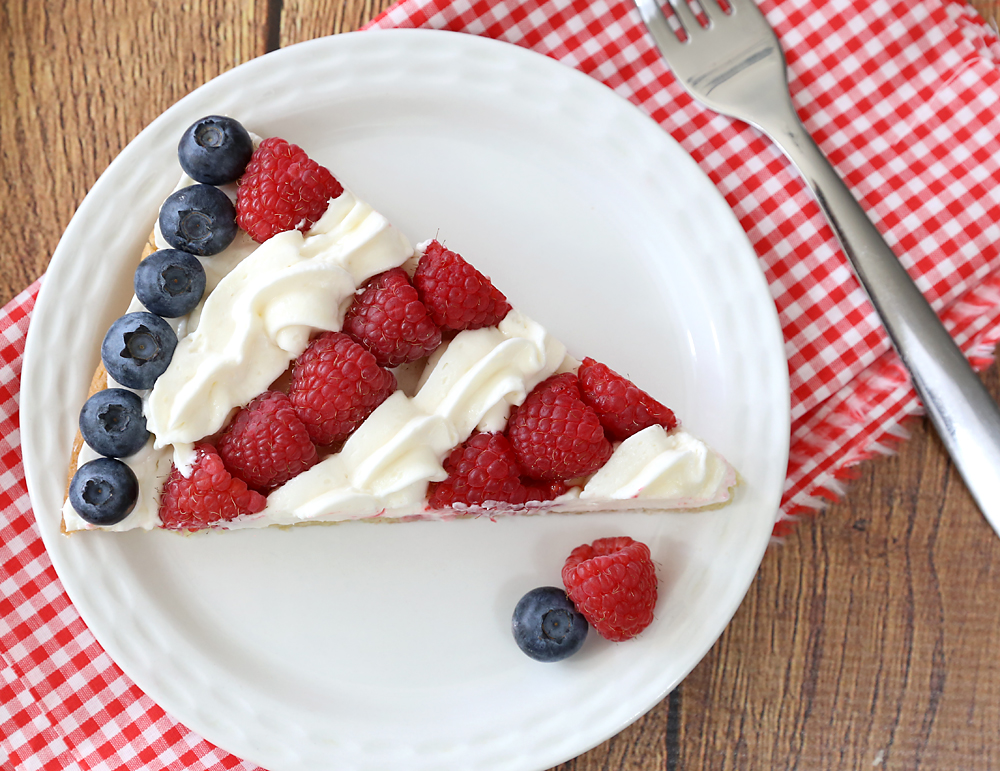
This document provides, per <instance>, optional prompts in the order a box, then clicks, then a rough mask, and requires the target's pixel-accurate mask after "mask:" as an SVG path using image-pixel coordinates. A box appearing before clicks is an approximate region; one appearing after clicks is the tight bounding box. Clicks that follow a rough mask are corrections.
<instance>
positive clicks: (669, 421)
mask: <svg viewBox="0 0 1000 771" xmlns="http://www.w3.org/2000/svg"><path fill="white" fill-rule="evenodd" d="M578 374H579V377H580V394H581V395H582V397H583V400H584V401H585V402H586V403H587V404H589V405H590V406H591V407H593V408H594V410H595V411H596V412H597V416H598V417H599V418H600V419H601V425H602V426H604V430H605V431H606V432H607V433H608V435H609V436H611V437H612V438H613V439H628V438H629V437H630V436H632V434H635V433H638V432H639V431H642V429H644V428H649V427H650V426H655V425H660V426H663V427H664V428H665V429H666V430H667V431H669V430H670V429H672V428H676V427H677V418H676V417H674V413H673V412H672V411H671V410H670V409H669V408H668V407H665V406H663V405H662V404H660V403H659V402H658V401H656V399H654V398H653V397H652V396H650V395H649V394H648V393H646V392H645V391H643V390H642V389H640V388H639V387H638V386H637V385H635V384H634V383H633V382H632V381H630V380H628V379H626V378H624V377H622V376H621V375H619V374H618V373H617V372H615V371H614V370H613V369H611V368H610V367H608V366H606V365H604V364H600V363H598V362H596V361H594V360H593V359H590V358H587V359H584V360H583V364H581V365H580V370H579V372H578Z"/></svg>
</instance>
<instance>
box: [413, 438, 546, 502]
mask: <svg viewBox="0 0 1000 771" xmlns="http://www.w3.org/2000/svg"><path fill="white" fill-rule="evenodd" d="M444 470H445V471H447V472H448V478H447V479H446V480H444V481H443V482H436V483H432V484H431V486H430V488H429V490H428V496H427V497H428V503H430V505H431V507H432V508H436V509H443V508H448V507H449V506H453V505H454V504H456V503H462V504H466V505H468V506H480V505H482V504H484V503H490V502H493V503H510V504H513V505H515V506H517V505H521V504H523V503H525V502H527V501H549V500H552V499H553V498H555V497H556V496H559V495H562V494H563V493H564V492H566V486H565V485H564V484H562V483H561V482H554V483H549V484H542V483H537V482H532V481H530V480H529V481H528V483H527V484H525V483H524V482H523V480H522V479H521V467H520V465H518V462H517V459H516V458H515V457H514V450H513V449H512V448H511V446H510V442H509V441H508V440H507V437H506V436H504V435H503V434H501V433H483V434H473V435H472V436H471V437H470V438H469V439H468V441H466V442H464V443H462V444H460V445H459V446H458V447H456V448H455V449H454V450H452V451H451V454H450V455H449V456H448V457H447V458H446V459H445V461H444Z"/></svg>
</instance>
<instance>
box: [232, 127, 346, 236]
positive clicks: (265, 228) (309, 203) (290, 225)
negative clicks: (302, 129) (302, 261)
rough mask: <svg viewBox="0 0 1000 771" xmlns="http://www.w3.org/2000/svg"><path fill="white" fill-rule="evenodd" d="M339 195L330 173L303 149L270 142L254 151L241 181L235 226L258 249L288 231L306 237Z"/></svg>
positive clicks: (276, 139) (338, 186)
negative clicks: (298, 232)
mask: <svg viewBox="0 0 1000 771" xmlns="http://www.w3.org/2000/svg"><path fill="white" fill-rule="evenodd" d="M343 192H344V188H343V186H342V185H341V184H340V183H339V182H338V181H337V179H336V178H335V177H334V176H333V174H331V173H330V172H329V171H328V170H327V169H326V168H324V167H323V166H320V165H319V164H318V163H316V161H314V160H312V159H311V158H310V157H309V156H308V155H306V153H305V151H304V150H303V149H302V148H300V147H299V146H298V145H293V144H289V143H288V142H286V141H285V140H284V139H280V138H279V137H270V138H268V139H265V140H264V141H263V142H261V143H260V146H259V147H258V148H257V149H256V150H254V153H253V155H252V156H251V158H250V163H248V164H247V169H246V171H245V172H244V173H243V176H242V177H240V181H239V187H238V189H237V193H236V221H237V222H238V223H239V226H240V227H241V228H243V229H244V230H245V231H246V232H247V233H249V234H250V237H251V238H253V240H254V241H256V242H258V243H261V244H262V243H264V242H265V241H266V240H267V239H269V238H271V236H274V235H277V234H278V233H283V232H284V231H286V230H295V229H298V230H301V231H303V232H305V231H306V230H308V229H309V228H311V227H312V226H313V223H315V222H316V220H318V219H319V218H320V217H322V216H323V213H324V212H325V211H326V208H327V205H328V204H329V203H330V199H331V198H337V197H339V196H340V194H341V193H343Z"/></svg>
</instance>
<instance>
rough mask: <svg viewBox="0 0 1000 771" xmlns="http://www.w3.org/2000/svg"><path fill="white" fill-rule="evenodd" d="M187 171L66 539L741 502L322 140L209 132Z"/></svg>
mask: <svg viewBox="0 0 1000 771" xmlns="http://www.w3.org/2000/svg"><path fill="white" fill-rule="evenodd" d="M179 159H180V163H181V166H182V168H183V169H184V172H185V176H184V178H183V180H182V182H181V184H180V185H178V187H177V189H176V190H175V192H174V193H173V194H171V195H170V196H169V197H168V198H167V200H166V201H165V202H164V204H163V206H162V207H161V210H160V215H159V220H158V223H157V226H156V228H155V230H154V234H153V237H152V238H151V245H147V248H146V250H145V252H144V258H143V259H142V261H141V262H140V263H139V266H138V268H137V269H136V272H135V281H134V286H135V296H134V298H133V300H132V303H131V305H130V306H129V308H128V309H127V312H126V313H125V314H124V315H123V316H122V317H121V318H119V319H118V320H117V321H115V322H114V323H113V324H112V325H111V327H110V329H109V330H108V332H107V335H106V337H105V338H104V341H103V344H102V347H101V358H102V366H101V367H99V369H98V371H97V373H96V375H95V378H94V383H93V385H92V388H91V396H90V398H89V399H88V400H87V402H86V404H85V405H84V407H83V409H82V411H81V413H80V436H78V438H77V442H76V444H75V446H74V452H73V459H72V463H71V468H70V482H69V485H68V491H67V500H66V503H65V505H64V508H63V530H64V532H71V531H74V530H82V529H93V528H103V529H111V530H127V529H133V528H145V529H152V528H165V529H169V530H179V531H192V530H202V529H210V528H212V529H218V528H226V529H233V528H244V527H264V526H268V525H295V524H301V523H310V522H336V521H343V520H375V519H377V520H398V519H410V518H416V519H425V518H447V517H454V516H468V515H476V514H480V513H483V512H487V513H489V514H491V515H493V514H499V513H547V512H567V513H571V512H587V511H607V510H637V509H642V510H662V509H684V508H698V507H706V506H713V505H717V504H722V503H725V502H727V501H729V500H730V498H731V496H732V494H733V488H734V487H735V485H736V473H735V471H734V470H733V468H732V467H731V466H730V465H729V464H728V463H727V462H726V461H725V460H724V459H723V458H722V457H721V456H720V455H719V454H718V453H717V452H715V451H713V450H712V449H710V448H709V447H707V446H706V445H705V444H704V443H703V442H701V441H699V440H698V439H696V438H695V437H693V436H692V435H691V434H689V433H688V432H686V431H685V430H684V429H683V428H681V427H680V426H679V424H678V421H677V419H676V418H675V416H674V414H673V413H672V412H671V410H670V409H668V408H667V407H665V406H664V405H662V404H660V403H659V402H658V401H656V400H655V399H654V398H653V397H652V396H650V395H649V394H648V393H646V392H645V391H643V390H640V389H639V388H638V387H637V386H635V385H633V384H632V383H631V382H629V381H628V380H626V379H625V378H624V377H622V376H620V375H618V374H617V373H615V372H614V371H613V370H612V369H610V368H609V367H607V366H605V365H604V364H601V363H598V362H596V361H594V360H592V359H590V358H584V359H582V361H578V360H576V359H574V358H572V357H571V356H570V355H568V354H567V352H566V349H565V347H564V346H563V344H562V343H561V342H559V341H558V340H556V339H555V338H553V337H552V336H551V335H550V334H548V333H547V332H546V330H545V329H544V328H542V327H541V326H540V325H539V324H537V323H536V322H534V321H532V320H531V319H530V318H529V317H528V316H527V315H525V314H524V313H522V312H521V311H520V310H518V309H515V308H512V307H511V305H510V303H508V301H507V299H506V297H505V296H504V295H503V294H502V293H501V292H500V291H499V290H498V289H497V288H496V287H494V286H493V284H492V283H491V282H490V280H489V279H488V278H487V277H486V276H484V275H483V274H482V273H480V272H479V271H478V270H477V269H476V268H474V267H473V266H472V265H471V264H470V263H469V262H467V261H466V260H465V259H464V258H463V257H462V256H461V255H459V254H457V253H455V252H454V251H451V250H449V249H448V248H446V246H445V245H444V243H443V242H442V241H439V240H431V241H427V242H424V243H422V244H419V245H418V246H417V247H416V248H413V247H412V246H411V245H410V243H409V242H408V241H407V239H406V238H405V237H404V236H403V235H402V234H401V233H400V232H399V231H398V230H396V229H395V228H394V227H393V226H392V225H391V224H390V223H389V222H388V221H387V220H386V219H385V217H383V216H382V215H380V214H379V213H378V212H376V211H375V210H374V209H372V207H371V206H369V205H368V204H367V203H365V202H364V201H361V200H359V199H358V198H357V197H355V196H354V195H353V194H352V193H351V191H349V190H346V189H344V188H343V186H342V185H341V184H340V183H339V182H338V181H337V180H336V178H334V176H333V175H332V174H331V173H330V172H329V171H328V170H327V169H325V168H323V167H322V166H320V165H319V164H317V163H316V162H315V161H313V160H311V159H310V158H309V157H308V156H307V155H306V153H305V152H304V151H303V150H301V149H300V148H298V147H296V146H295V145H292V144H289V143H288V142H286V141H285V140H283V139H280V138H277V137H272V138H269V139H265V140H263V141H261V140H259V139H258V138H255V137H252V136H251V135H250V134H249V133H248V132H247V131H246V130H245V129H244V128H243V127H242V126H241V125H240V124H239V123H238V122H236V121H234V120H232V119H229V118H222V117H218V116H209V117H207V118H204V119H202V120H200V121H197V122H196V123H195V124H194V125H192V126H191V127H190V128H189V129H188V131H187V132H186V133H185V134H184V136H183V138H182V140H181V143H180V146H179Z"/></svg>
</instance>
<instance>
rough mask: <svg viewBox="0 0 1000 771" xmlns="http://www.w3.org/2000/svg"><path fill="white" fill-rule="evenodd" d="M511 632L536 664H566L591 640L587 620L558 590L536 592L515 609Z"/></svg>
mask: <svg viewBox="0 0 1000 771" xmlns="http://www.w3.org/2000/svg"><path fill="white" fill-rule="evenodd" d="M511 628H512V630H513V632H514V640H515V642H517V646H518V647H519V648H520V649H521V650H522V651H524V652H525V653H526V654H528V655H529V656H530V657H531V658H533V659H535V660H536V661H545V662H550V661H562V660H563V659H565V658H567V657H569V656H572V655H573V654H574V653H576V652H577V651H578V650H580V647H581V646H582V645H583V641H584V640H586V639H587V630H588V629H589V625H588V624H587V619H585V618H584V617H583V615H582V614H581V613H580V612H579V611H577V609H576V608H575V607H574V606H573V602H572V600H570V599H569V597H567V596H566V592H564V591H563V590H562V589H559V588H557V587H555V586H542V587H539V588H538V589H532V590H531V591H530V592H528V593H527V594H526V595H524V596H523V597H522V598H521V599H520V600H518V603H517V606H516V607H515V608H514V616H513V618H512V619H511Z"/></svg>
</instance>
